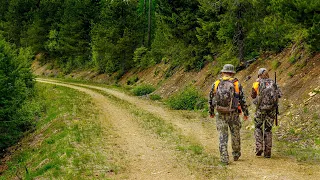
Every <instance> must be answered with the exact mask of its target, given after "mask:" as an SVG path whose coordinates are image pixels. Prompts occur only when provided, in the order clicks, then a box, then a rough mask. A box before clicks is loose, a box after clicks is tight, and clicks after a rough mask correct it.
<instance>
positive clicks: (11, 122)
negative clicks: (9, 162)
mask: <svg viewBox="0 0 320 180" xmlns="http://www.w3.org/2000/svg"><path fill="white" fill-rule="evenodd" d="M31 59H32V55H31V53H30V50H29V49H20V51H19V52H17V51H16V50H15V49H13V48H12V47H11V45H9V44H8V43H6V42H5V41H4V40H3V39H1V37H0V87H1V88H0V107H1V108H0V150H3V149H4V148H6V147H8V146H9V145H12V144H13V143H15V142H16V141H17V140H18V139H19V138H20V137H21V135H22V133H23V132H24V131H26V130H28V129H30V127H32V125H33V124H34V121H33V119H34V117H33V116H31V114H32V113H33V112H34V110H32V108H34V106H32V104H33V103H32V97H33V96H34V90H33V89H34V81H33V77H32V73H31V72H30V60H31ZM1 152H2V151H1Z"/></svg>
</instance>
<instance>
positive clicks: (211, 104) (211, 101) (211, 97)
mask: <svg viewBox="0 0 320 180" xmlns="http://www.w3.org/2000/svg"><path fill="white" fill-rule="evenodd" d="M222 79H223V80H233V79H234V78H231V77H222ZM219 83H220V80H217V81H216V82H215V83H214V84H213V85H212V88H211V91H210V93H209V113H210V114H214V108H215V106H216V102H215V98H214V97H215V93H216V89H217V87H218V85H219ZM237 84H238V88H239V96H238V98H239V103H240V106H241V110H242V111H243V114H244V115H245V116H249V112H248V106H247V103H246V98H245V96H244V93H243V90H242V86H241V84H240V82H239V81H237Z"/></svg>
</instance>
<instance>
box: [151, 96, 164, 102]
mask: <svg viewBox="0 0 320 180" xmlns="http://www.w3.org/2000/svg"><path fill="white" fill-rule="evenodd" d="M150 99H151V100H153V101H158V100H161V99H162V98H161V96H160V95H158V94H150Z"/></svg>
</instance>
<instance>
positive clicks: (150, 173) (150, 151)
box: [37, 79, 320, 180]
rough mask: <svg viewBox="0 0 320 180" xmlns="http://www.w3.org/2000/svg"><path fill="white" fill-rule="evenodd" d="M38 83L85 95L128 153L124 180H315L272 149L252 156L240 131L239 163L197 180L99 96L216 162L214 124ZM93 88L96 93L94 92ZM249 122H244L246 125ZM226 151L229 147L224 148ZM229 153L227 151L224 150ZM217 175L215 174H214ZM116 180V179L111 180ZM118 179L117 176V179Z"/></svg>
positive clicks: (312, 169)
mask: <svg viewBox="0 0 320 180" xmlns="http://www.w3.org/2000/svg"><path fill="white" fill-rule="evenodd" d="M37 81H38V82H42V83H50V84H56V85H61V86H66V87H69V88H73V89H77V90H79V91H82V92H85V93H87V94H88V95H90V96H91V97H92V98H93V100H94V102H95V103H96V105H97V106H98V107H99V108H100V109H101V112H102V113H101V117H102V124H103V120H104V119H108V120H109V121H111V122H112V123H113V124H114V126H115V127H116V129H117V131H118V134H119V135H120V139H121V141H122V143H121V144H120V146H122V148H123V149H125V150H126V152H127V159H128V161H129V164H130V167H127V169H128V173H127V174H126V175H125V176H121V177H122V178H123V177H125V178H127V179H221V178H223V179H283V180H285V179H288V180H294V179H297V180H300V179H309V180H311V179H319V177H320V166H318V165H309V164H302V163H298V162H296V161H295V160H293V159H291V158H289V157H282V156H281V155H280V154H279V153H277V152H278V151H279V150H277V149H274V151H273V156H272V158H271V159H265V158H263V157H262V158H260V157H255V156H254V146H253V145H254V139H253V137H252V131H250V130H246V129H244V128H243V130H242V132H241V133H242V156H241V158H240V160H239V161H237V162H231V164H230V165H229V166H227V167H226V168H225V169H224V168H222V169H221V171H224V172H225V175H224V176H221V172H218V171H217V172H216V174H219V176H215V173H213V174H212V176H211V177H205V176H202V174H201V172H195V170H194V169H192V168H190V167H189V166H188V165H186V164H183V163H181V162H180V161H179V156H177V154H176V152H175V151H174V150H173V148H171V147H168V143H166V142H164V141H163V140H161V139H159V138H157V137H156V136H154V135H152V134H150V133H148V132H146V131H145V130H142V129H141V127H140V126H138V124H137V122H136V120H135V118H137V117H135V116H134V115H132V114H131V113H130V112H128V111H127V110H125V109H122V108H121V107H120V106H119V105H118V104H117V103H116V102H114V101H111V100H110V99H109V98H108V97H106V96H104V95H102V94H101V93H100V92H99V91H104V92H105V93H108V94H110V95H112V96H114V97H116V98H118V99H119V100H122V101H126V102H127V103H130V104H134V105H135V106H136V107H138V108H139V109H141V110H143V111H146V112H149V113H152V114H153V115H154V116H156V117H158V118H161V119H163V120H164V121H166V122H168V123H171V124H173V125H174V127H175V128H176V129H178V130H179V133H181V135H182V136H185V137H188V138H189V139H192V140H193V141H196V142H198V143H199V144H201V145H202V146H203V148H204V151H205V152H207V153H209V154H212V155H213V156H215V157H219V152H218V135H217V130H216V128H215V121H214V120H212V119H207V118H202V117H201V116H199V115H198V114H197V113H194V112H186V111H173V110H169V109H167V108H166V107H163V105H161V104H157V103H155V102H152V101H149V100H144V99H141V98H138V97H132V96H129V95H127V94H125V93H122V92H119V91H117V90H114V89H109V88H104V87H98V86H92V85H85V84H77V83H68V84H66V83H64V82H59V81H53V80H46V79H37ZM93 89H96V90H99V91H94V90H93ZM246 123H248V122H246ZM229 146H230V145H229ZM229 154H231V150H230V149H229ZM215 170H216V169H215ZM115 178H116V179H117V177H115ZM118 178H119V177H118Z"/></svg>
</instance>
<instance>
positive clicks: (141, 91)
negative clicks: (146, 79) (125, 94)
mask: <svg viewBox="0 0 320 180" xmlns="http://www.w3.org/2000/svg"><path fill="white" fill-rule="evenodd" d="M154 90H156V88H155V87H153V86H152V85H149V84H142V85H138V86H135V87H133V89H132V93H133V95H135V96H143V95H147V94H150V93H152V92H153V91H154Z"/></svg>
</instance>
